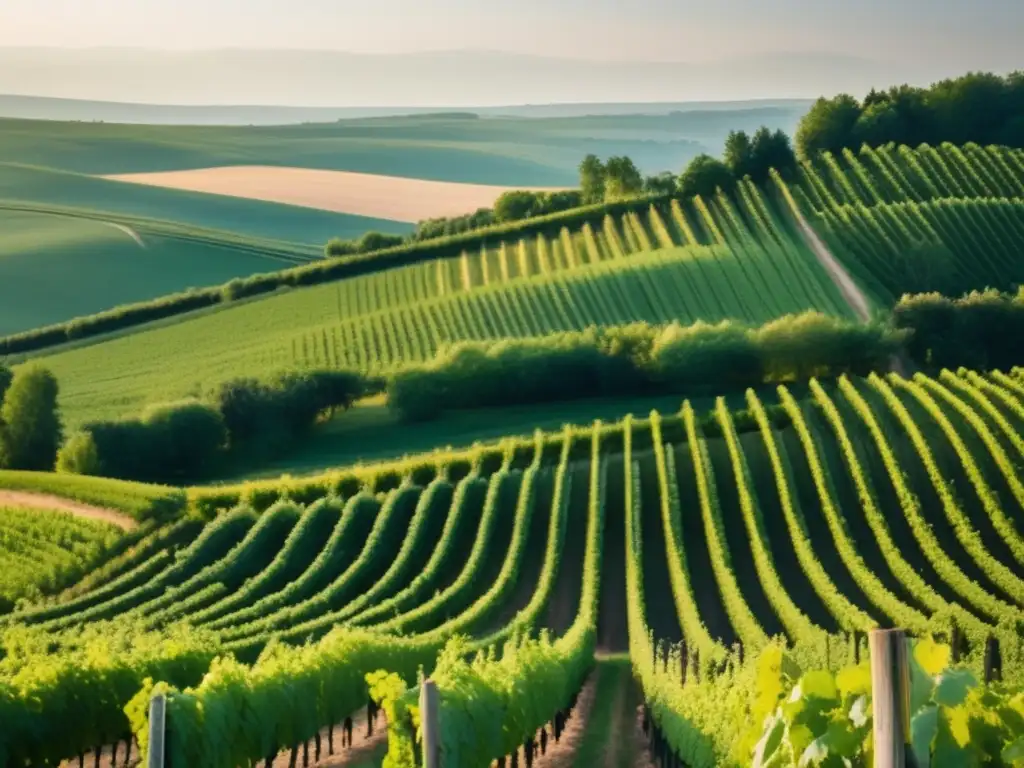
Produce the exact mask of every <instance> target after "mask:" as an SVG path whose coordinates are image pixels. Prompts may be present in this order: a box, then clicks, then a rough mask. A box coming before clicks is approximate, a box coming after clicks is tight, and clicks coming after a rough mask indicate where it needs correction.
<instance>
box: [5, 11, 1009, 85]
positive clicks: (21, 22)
mask: <svg viewBox="0 0 1024 768" xmlns="http://www.w3.org/2000/svg"><path fill="white" fill-rule="evenodd" d="M1022 35H1024V1H1022V0H513V2H509V3H498V2H495V1H494V0H486V1H483V0H0V47H15V46H59V47H86V46H133V47H135V46H137V47H145V48H177V49H182V48H184V49H194V48H316V49H330V50H346V51H353V52H367V53H396V52H412V51H423V50H436V49H465V48H473V49H481V48H484V49H492V50H503V51H513V52H519V53H534V54H544V55H560V56H567V57H573V58H596V59H606V60H607V59H647V60H651V59H657V60H662V61H707V60H713V59H717V58H731V57H735V56H742V55H745V54H757V53H765V52H778V51H828V52H831V53H844V54H851V55H857V56H865V57H868V58H872V59H876V60H885V61H890V62H909V61H915V62H917V63H929V62H936V63H939V62H942V63H945V64H947V65H948V64H952V65H955V66H960V67H963V68H990V69H998V70H1006V69H1010V68H1014V67H1024V54H1022V53H1021V50H1022V49H1021V47H1020V40H1021V37H1022Z"/></svg>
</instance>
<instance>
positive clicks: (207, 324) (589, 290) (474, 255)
mask: <svg viewBox="0 0 1024 768" xmlns="http://www.w3.org/2000/svg"><path fill="white" fill-rule="evenodd" d="M737 201H738V202H737ZM795 227H796V225H795V223H794V222H793V220H792V216H791V214H789V213H787V212H786V209H785V208H784V207H782V206H778V205H776V204H775V203H774V202H772V201H771V200H770V199H769V198H768V197H766V196H765V195H763V194H762V193H761V192H760V191H759V190H758V188H757V187H756V186H754V185H753V184H744V185H743V186H742V188H741V190H740V193H738V194H737V196H736V198H735V200H734V199H733V198H730V197H727V196H725V195H719V196H717V198H715V199H713V200H710V201H707V202H705V201H703V200H701V199H700V198H697V199H695V200H694V201H693V203H692V204H686V205H683V204H680V203H679V202H678V201H675V202H673V203H671V204H670V205H666V206H663V207H657V206H650V207H649V209H648V210H647V211H646V212H641V213H635V212H627V213H625V214H622V215H619V216H616V217H612V216H610V215H605V216H604V217H603V218H602V217H600V216H599V217H598V218H597V219H595V220H594V221H593V222H584V223H582V224H581V225H580V226H578V227H577V228H576V229H573V230H570V229H568V228H566V227H563V228H562V229H561V231H560V232H559V233H557V234H552V235H544V234H539V235H534V236H531V237H529V238H522V239H512V240H507V241H506V240H501V239H500V238H497V239H493V240H484V241H483V244H482V245H480V246H479V247H478V249H477V250H474V251H472V252H469V251H465V252H462V253H461V255H457V256H455V257H452V258H443V259H434V260H429V261H424V262H421V263H417V264H412V265H409V266H405V267H400V268H395V269H390V270H383V271H377V272H371V273H370V274H367V275H364V276H360V277H354V278H349V279H346V280H341V281H338V282H335V283H327V284H324V285H320V286H315V287H310V288H304V289H302V290H295V291H292V292H287V293H284V294H278V295H274V296H272V297H268V298H263V299H261V300H256V301H251V302H248V303H242V304H241V305H239V306H228V307H226V308H224V309H221V310H219V311H214V312H209V313H206V314H204V315H203V316H200V317H195V318H192V319H185V320H181V321H179V322H173V323H169V324H166V325H164V327H157V328H153V329H149V330H142V331H139V332H137V333H133V334H130V335H125V336H122V337H120V338H113V339H110V340H107V341H103V342H100V343H95V344H90V345H86V346H83V347H81V348H79V349H71V350H69V351H66V352H59V353H56V354H53V355H49V356H45V357H42V358H41V360H42V361H43V362H44V364H45V365H46V366H47V367H49V368H51V369H52V370H53V371H54V372H55V373H56V374H57V375H58V377H59V378H60V381H61V388H62V393H63V398H62V403H63V407H64V410H65V412H66V413H68V415H69V420H70V421H71V422H72V423H73V424H77V423H81V422H82V421H86V420H91V419H97V418H116V417H118V416H121V415H124V413H125V411H126V410H129V411H130V410H136V409H140V408H141V406H142V405H144V404H146V403H148V402H153V401H158V400H161V399H165V400H173V399H176V398H180V397H182V396H184V395H187V394H190V393H193V391H194V388H195V387H196V386H197V384H198V383H199V382H202V383H203V385H204V386H210V385H213V384H215V383H217V382H219V381H224V380H226V379H229V378H234V377H239V376H247V375H260V374H261V373H262V372H264V371H266V370H267V369H268V368H285V367H320V368H324V367H327V368H342V367H344V368H354V369H357V370H361V371H365V372H372V373H381V372H386V371H389V370H393V369H394V368H396V367H398V366H401V365H404V364H409V363H417V362H423V361H426V360H429V359H430V358H432V357H433V356H434V355H435V353H436V352H437V351H438V350H439V349H441V348H443V347H444V346H445V345H447V344H450V343H453V342H457V341H463V340H484V339H498V338H521V337H532V336H537V335H542V334H546V333H551V332H557V331H565V330H582V329H584V328H586V327H588V326H591V325H609V324H614V323H628V322H633V321H646V322H648V323H654V324H661V323H666V322H669V321H672V320H679V321H682V322H684V323H690V322H694V321H696V320H698V319H700V320H704V321H707V322H713V321H716V320H721V319H725V318H735V319H739V320H746V321H748V322H751V323H760V322H765V321H768V320H772V319H775V318H776V317H779V316H780V315H782V314H786V313H790V312H800V311H802V310H807V309H817V310H820V311H822V312H824V313H827V314H830V315H834V316H838V317H850V318H852V317H853V313H852V311H851V309H850V308H849V306H848V305H847V304H846V302H845V301H844V300H843V298H842V295H841V294H840V293H839V291H838V289H837V288H836V287H835V285H834V284H833V282H832V280H831V279H830V277H829V276H828V274H827V273H826V272H825V270H824V269H823V268H822V267H821V266H820V265H819V264H818V262H817V261H816V259H815V257H814V255H813V254H812V253H811V251H810V250H809V249H808V248H807V247H806V246H805V245H804V243H803V241H802V240H801V239H800V236H799V235H798V234H796V230H795ZM154 350H159V355H154Z"/></svg>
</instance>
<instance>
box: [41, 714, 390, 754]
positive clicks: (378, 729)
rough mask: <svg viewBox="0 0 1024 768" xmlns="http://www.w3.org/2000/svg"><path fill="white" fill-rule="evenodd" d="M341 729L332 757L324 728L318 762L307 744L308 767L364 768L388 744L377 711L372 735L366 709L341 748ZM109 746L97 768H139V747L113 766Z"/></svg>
mask: <svg viewBox="0 0 1024 768" xmlns="http://www.w3.org/2000/svg"><path fill="white" fill-rule="evenodd" d="M341 732H342V728H341V726H340V725H339V726H336V727H335V729H334V754H333V755H328V754H327V729H326V728H324V729H323V730H322V731H321V732H320V737H321V744H320V747H321V753H320V760H315V759H314V756H315V752H314V749H315V747H314V743H313V742H312V741H311V742H310V743H309V765H310V766H312V768H342V767H343V766H352V768H356V767H357V766H358V767H362V766H365V765H366V764H367V763H370V762H372V761H373V760H374V759H375V758H376V757H377V756H378V755H379V754H380V753H382V752H383V751H384V750H385V749H386V745H387V722H386V721H385V718H384V713H383V712H379V713H378V716H377V720H376V724H375V725H374V728H373V735H372V736H369V737H367V735H366V710H365V709H363V710H362V711H361V713H360V714H359V715H357V716H355V717H353V718H352V746H346V747H342V746H341ZM111 753H112V750H111V747H109V746H106V747H104V748H103V749H102V750H101V752H100V761H99V763H98V765H99V768H136V767H137V766H140V765H141V763H140V762H139V750H138V746H136V745H135V744H133V745H132V755H131V759H130V760H128V761H126V760H125V751H124V744H123V743H122V744H119V745H118V753H117V765H116V766H115V765H113V763H112V761H111V757H112V754H111ZM84 764H85V765H86V766H87V768H93V766H95V765H97V763H96V755H95V752H87V753H86V755H85V763H84ZM264 764H265V763H264V761H263V760H259V761H257V762H256V765H259V766H260V767H261V768H262V766H263V765H264ZM302 764H303V759H302V750H301V748H300V749H299V753H298V760H297V761H296V765H302ZM272 765H273V768H288V766H290V765H291V750H286V751H282V752H281V753H280V754H279V755H278V756H277V757H276V758H274V761H273V763H272ZM61 768H78V760H77V759H71V760H65V761H64V762H62V763H61Z"/></svg>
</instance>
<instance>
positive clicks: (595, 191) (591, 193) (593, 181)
mask: <svg viewBox="0 0 1024 768" xmlns="http://www.w3.org/2000/svg"><path fill="white" fill-rule="evenodd" d="M604 178H605V169H604V163H602V162H601V161H600V160H599V159H598V158H597V155H587V156H586V157H584V158H583V161H582V162H581V163H580V194H581V195H582V196H583V202H584V204H587V203H600V202H603V201H604Z"/></svg>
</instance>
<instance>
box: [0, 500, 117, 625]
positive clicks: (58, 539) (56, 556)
mask: <svg viewBox="0 0 1024 768" xmlns="http://www.w3.org/2000/svg"><path fill="white" fill-rule="evenodd" d="M117 538H118V532H117V530H116V529H115V528H114V527H113V526H111V525H108V524H106V523H102V522H96V521H92V520H82V519H79V518H75V517H72V516H71V515H70V514H68V513H66V512H44V513H38V512H28V511H24V510H20V509H7V508H4V507H3V505H2V504H0V612H6V611H9V610H10V609H11V608H13V607H14V604H15V603H17V602H18V601H19V600H22V599H25V598H38V597H40V596H41V595H44V594H52V593H54V592H57V591H59V590H60V589H61V588H63V587H65V586H67V585H69V584H70V583H72V582H73V581H75V580H77V579H79V578H81V576H82V575H84V574H85V572H86V571H88V570H89V569H91V568H93V567H94V566H95V565H96V564H97V563H98V561H99V560H100V558H101V556H102V555H103V554H104V552H105V551H106V550H107V549H108V548H109V547H110V546H111V545H112V544H113V543H114V541H115V540H116V539H117Z"/></svg>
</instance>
